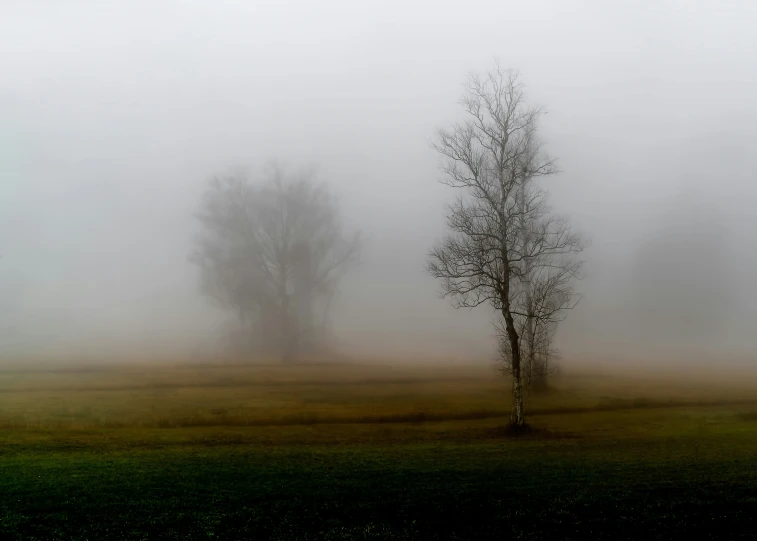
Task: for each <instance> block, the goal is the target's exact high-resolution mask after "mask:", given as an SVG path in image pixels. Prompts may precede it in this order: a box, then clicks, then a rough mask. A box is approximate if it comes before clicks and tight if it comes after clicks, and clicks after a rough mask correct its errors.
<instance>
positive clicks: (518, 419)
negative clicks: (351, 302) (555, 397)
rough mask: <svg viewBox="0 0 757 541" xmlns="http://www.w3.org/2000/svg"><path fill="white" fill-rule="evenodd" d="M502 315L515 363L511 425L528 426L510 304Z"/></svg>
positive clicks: (516, 338)
mask: <svg viewBox="0 0 757 541" xmlns="http://www.w3.org/2000/svg"><path fill="white" fill-rule="evenodd" d="M502 315H503V316H504V318H505V327H506V328H507V337H508V339H509V341H510V352H511V354H512V362H513V412H512V416H511V417H510V423H511V424H512V425H513V426H515V427H522V426H523V425H525V424H526V418H525V411H524V407H523V381H522V374H521V372H522V371H521V363H520V361H521V358H520V345H519V344H518V331H516V330H515V322H514V321H513V315H512V313H511V312H510V303H509V302H505V303H503V307H502Z"/></svg>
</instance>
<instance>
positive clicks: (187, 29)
mask: <svg viewBox="0 0 757 541" xmlns="http://www.w3.org/2000/svg"><path fill="white" fill-rule="evenodd" d="M755 28H757V5H755V4H754V3H753V2H751V1H748V0H744V1H735V0H734V1H720V2H715V1H713V2H705V1H697V2H690V1H688V2H687V1H679V2H674V1H661V2H660V1H655V2H652V1H649V2H604V1H585V2H581V1H572V2H568V1H557V0H556V1H553V2H545V1H533V2H508V1H488V2H483V1H471V2H468V3H461V2H444V1H439V0H436V1H433V2H432V1H429V2H408V1H402V2H399V1H386V0H382V1H372V0H371V1H362V2H350V1H339V2H337V1H321V2H311V1H305V0H300V1H292V2H281V1H270V2H262V1H246V2H244V1H239V2H231V1H223V0H213V1H210V0H203V1H189V0H185V1H168V0H160V1H154V0H151V1H146V0H131V1H129V2H116V1H112V2H108V1H98V2H96V1H94V0H90V1H74V0H60V1H23V2H22V1H17V2H14V1H12V0H3V1H2V2H0V254H1V255H2V259H1V260H0V355H2V358H5V359H12V358H21V357H35V358H43V357H45V358H55V357H57V358H61V359H66V360H69V359H73V358H77V359H87V360H103V361H105V360H108V359H115V358H119V359H120V358H126V357H134V356H144V357H152V358H156V359H157V358H163V357H174V358H175V357H189V356H203V355H209V354H212V353H213V352H214V351H215V349H214V348H217V347H218V334H219V328H220V326H221V325H222V324H223V321H224V317H225V316H224V314H222V313H219V312H217V311H215V310H214V309H212V308H211V307H210V304H209V303H208V302H207V300H206V299H205V298H203V297H202V296H201V295H200V294H199V292H198V289H197V283H198V270H197V269H196V268H195V267H193V266H192V265H190V264H189V263H188V262H187V255H188V253H189V251H190V249H191V247H192V239H193V235H194V234H195V233H196V232H197V231H198V224H196V223H195V220H194V219H193V217H192V212H193V211H194V210H195V208H196V206H197V203H198V198H199V194H200V191H201V189H202V187H203V183H204V182H205V181H206V179H207V178H208V177H209V176H210V175H212V174H214V173H217V172H222V171H224V170H226V169H227V168H229V167H232V166H236V165H248V166H252V167H258V166H261V165H263V164H264V163H265V162H266V161H267V160H269V159H272V158H275V159H278V160H280V161H282V162H285V163H287V164H290V165H293V166H297V165H307V164H317V165H318V166H319V169H320V171H321V175H322V178H324V179H327V180H329V181H330V183H331V185H332V187H333V189H334V191H335V192H336V193H337V194H339V196H340V199H341V201H342V204H343V208H344V211H345V218H346V221H347V223H348V224H349V225H351V226H353V227H359V228H360V229H362V230H363V231H364V232H365V233H366V234H368V235H369V242H368V243H367V244H366V246H365V252H364V255H363V258H362V260H363V262H362V265H361V266H360V267H359V268H358V269H357V271H356V272H355V273H354V274H353V275H351V276H350V278H349V279H348V280H347V281H346V282H345V284H344V288H343V290H342V293H341V295H340V297H339V304H338V308H339V310H338V311H337V312H336V313H335V324H336V331H337V334H338V335H339V336H340V337H341V339H342V340H343V344H344V345H345V347H348V348H352V350H353V351H356V352H359V353H360V354H362V355H370V356H393V357H404V358H408V359H415V358H422V357H434V356H446V357H456V358H471V359H472V358H487V357H488V356H490V355H491V353H492V350H493V343H492V341H491V339H490V335H491V328H490V326H489V323H488V321H489V311H488V309H480V310H478V311H477V312H472V313H471V312H468V311H455V310H453V309H452V308H451V307H450V306H449V304H448V303H447V302H446V301H443V300H439V299H437V298H436V293H437V291H438V287H437V284H436V283H435V282H434V281H433V280H432V279H431V278H430V277H429V276H427V275H426V274H425V271H424V265H425V259H426V253H427V251H428V249H429V247H430V245H431V244H432V243H433V242H434V240H435V239H436V238H438V237H439V236H440V235H441V234H442V233H443V210H444V204H445V202H447V201H450V200H451V198H452V197H453V196H454V193H453V192H452V191H451V190H450V189H449V188H446V187H444V186H441V185H439V184H438V183H437V180H438V179H439V178H440V173H439V171H438V168H437V165H438V158H437V156H436V155H435V154H434V152H433V151H432V150H431V149H430V148H429V141H430V139H431V137H432V136H433V133H434V130H435V129H436V128H438V127H441V126H444V125H448V124H449V123H451V122H453V121H455V120H457V119H459V118H460V115H461V110H460V108H459V106H458V105H457V99H458V97H459V95H460V91H461V86H460V83H461V82H462V79H463V77H464V76H465V75H466V73H467V72H468V71H471V70H475V71H482V70H486V69H488V68H490V67H491V65H492V60H493V58H494V57H495V56H497V57H499V58H500V60H501V62H502V63H503V64H504V65H506V66H510V67H513V68H517V69H519V70H520V72H521V74H522V77H523V80H524V82H525V83H526V85H527V90H528V93H529V95H530V97H531V98H532V99H533V100H534V101H536V102H538V103H540V104H543V105H544V106H546V108H547V110H548V111H549V114H548V115H547V116H545V117H544V119H543V124H542V132H543V136H544V139H545V141H546V143H547V148H548V150H549V152H550V153H552V154H553V155H555V156H557V157H558V158H559V163H560V166H561V169H562V170H563V173H562V174H561V175H560V176H559V177H556V178H553V179H552V180H551V181H550V182H551V184H552V186H551V191H552V194H553V196H552V201H553V203H554V205H555V207H557V209H558V210H559V211H560V212H562V213H564V214H567V215H569V216H571V217H572V220H573V222H574V224H575V225H576V226H577V228H578V229H580V230H581V231H583V232H584V233H585V234H586V235H587V236H588V237H589V238H590V239H591V240H592V247H591V249H590V250H589V251H588V252H587V253H586V260H587V266H586V277H585V279H584V280H583V282H582V283H581V284H580V286H579V287H580V289H581V290H582V291H583V293H584V295H585V298H584V299H583V301H582V302H581V304H580V305H579V307H578V308H577V309H576V310H575V311H574V312H573V313H572V314H570V316H569V318H568V320H567V321H566V323H565V324H564V326H563V328H562V330H561V331H560V335H559V344H558V345H559V346H560V347H561V349H562V350H563V351H564V352H565V354H566V355H567V356H569V357H570V356H572V357H576V358H577V357H582V356H583V357H586V356H601V357H606V358H612V359H622V358H630V357H637V356H645V355H647V356H652V355H658V356H659V355H669V356H689V355H693V356H695V357H697V358H707V357H708V356H709V357H711V356H713V355H719V356H722V357H725V356H729V357H730V356H732V357H734V358H738V359H748V358H749V357H750V355H752V353H753V352H754V350H755V346H754V343H753V336H754V329H755V327H756V326H757V309H756V308H755V304H754V302H753V299H754V298H755V296H756V295H757V283H756V281H755V280H754V278H753V277H754V276H755V273H756V272H757V255H756V253H755V250H754V248H753V247H754V246H755V245H756V244H757V217H755V216H754V208H755V203H757V187H756V186H755V183H754V177H755V171H757V157H756V156H757V155H756V154H755V152H754V144H755V142H757V101H755V96H757V33H755V31H754V29H755Z"/></svg>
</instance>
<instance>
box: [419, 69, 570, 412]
mask: <svg viewBox="0 0 757 541" xmlns="http://www.w3.org/2000/svg"><path fill="white" fill-rule="evenodd" d="M461 103H462V106H463V109H464V110H465V112H466V114H467V119H466V120H465V121H464V122H462V123H458V124H455V125H454V126H452V128H450V129H442V130H440V131H439V132H438V134H437V138H436V141H435V144H434V148H435V150H436V151H437V152H438V153H439V154H441V156H442V158H443V164H442V171H443V172H444V174H445V178H444V180H443V181H442V182H443V183H444V184H447V185H448V186H451V187H453V188H458V189H459V190H460V194H459V196H458V198H457V200H456V201H455V202H454V203H453V204H452V205H450V206H449V208H448V212H447V227H448V229H449V234H448V235H447V236H446V237H445V238H444V239H443V240H442V241H441V242H439V243H438V244H437V245H436V246H434V247H433V249H432V250H431V252H430V255H429V262H428V270H429V272H430V273H431V274H432V275H433V276H434V277H436V278H438V279H439V280H440V281H441V284H442V294H443V296H449V297H451V298H452V299H453V302H454V305H455V307H458V308H460V307H476V306H480V305H482V304H485V303H488V304H490V305H491V306H493V307H494V309H495V310H496V313H497V317H496V319H495V322H494V326H495V329H496V332H497V337H498V346H499V348H498V350H499V353H500V360H501V366H502V371H503V372H504V373H506V374H507V375H509V376H511V378H512V399H513V410H512V417H511V423H512V425H514V426H515V427H522V426H524V424H525V405H526V402H527V398H528V392H529V389H530V388H531V386H532V385H533V384H535V383H536V382H540V381H541V382H543V378H544V377H545V376H546V374H547V372H548V371H549V365H550V359H551V358H552V357H553V355H554V350H553V338H554V333H555V330H556V327H557V324H558V323H559V322H560V321H561V320H562V319H563V318H564V317H565V312H566V310H568V309H570V308H572V307H573V306H574V305H575V303H576V301H577V297H576V294H575V293H574V290H573V280H574V279H575V278H576V277H577V276H578V273H579V271H580V268H581V262H580V261H578V260H577V259H575V258H574V255H575V254H576V253H577V252H580V251H581V250H582V249H583V248H584V245H585V243H584V242H583V241H582V239H581V238H580V236H579V235H577V234H576V233H574V232H573V231H571V228H570V226H569V224H568V222H567V221H565V220H563V219H561V218H559V217H557V216H555V215H553V214H552V213H551V210H550V208H549V206H548V204H547V200H546V193H545V191H544V190H543V189H542V188H540V187H539V186H538V185H537V179H539V178H541V177H547V176H551V175H554V174H555V173H556V172H557V169H556V167H555V163H554V161H553V160H552V159H551V158H550V157H549V156H547V155H546V154H545V153H544V152H543V151H542V148H541V143H540V141H539V138H538V133H537V124H538V119H539V116H540V115H541V114H542V111H541V109H539V108H537V107H533V106H530V105H528V104H527V102H526V100H525V97H524V93H523V89H522V86H521V84H520V83H519V82H518V77H517V74H516V73H514V72H513V71H511V70H505V69H502V68H501V67H500V66H499V65H498V64H497V65H496V67H495V68H494V70H492V71H491V72H490V73H488V74H487V75H486V76H485V77H483V78H482V77H480V76H477V75H471V76H470V77H469V78H468V80H467V82H466V84H465V87H464V94H463V97H462V100H461Z"/></svg>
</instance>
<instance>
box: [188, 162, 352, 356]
mask: <svg viewBox="0 0 757 541" xmlns="http://www.w3.org/2000/svg"><path fill="white" fill-rule="evenodd" d="M196 216H197V218H198V219H199V221H200V222H201V224H202V226H203V232H202V234H201V235H200V237H199V238H198V240H197V244H196V249H195V251H194V252H193V254H192V257H191V259H192V261H193V262H194V263H195V264H197V265H198V266H199V267H200V270H201V277H202V289H203V291H204V292H205V293H206V294H207V295H208V296H210V297H211V298H212V299H214V300H215V301H216V302H217V303H218V304H219V305H220V306H222V307H224V308H226V309H228V310H232V311H234V312H235V313H236V314H237V317H238V320H239V323H240V325H241V328H242V329H243V332H242V340H241V344H238V345H241V346H242V347H243V348H244V351H246V352H248V353H257V354H259V355H264V356H272V355H273V356H278V357H279V358H281V359H282V360H283V361H285V362H286V361H293V360H296V359H298V358H300V357H302V356H305V355H312V354H316V353H318V352H319V351H322V350H323V348H324V347H325V345H326V336H327V334H326V331H327V324H328V314H329V308H330V305H331V301H332V299H333V297H334V294H335V293H336V290H337V287H338V284H339V281H340V279H341V278H342V276H343V275H344V273H345V272H346V271H347V270H348V269H349V267H350V265H351V264H352V263H353V262H355V260H356V257H357V255H358V253H359V248H360V237H359V234H358V233H354V234H348V233H347V232H346V231H345V230H344V227H343V225H342V222H341V213H340V209H339V205H338V203H337V201H336V199H335V198H334V197H333V196H332V195H331V193H330V192H329V190H328V188H327V187H326V186H325V185H324V184H321V183H318V182H316V180H315V176H314V174H313V172H312V171H302V172H299V173H296V174H289V173H287V172H285V171H284V170H283V169H282V168H280V167H276V166H271V167H268V168H267V169H266V170H265V171H264V174H263V176H262V178H260V179H258V180H256V181H253V179H251V178H250V176H249V175H248V174H245V173H240V172H237V173H231V174H228V175H225V176H217V177H214V178H213V179H211V180H210V182H209V183H208V185H207V188H206V191H205V193H204V194H203V197H202V200H201V203H200V208H199V210H198V212H197V214H196Z"/></svg>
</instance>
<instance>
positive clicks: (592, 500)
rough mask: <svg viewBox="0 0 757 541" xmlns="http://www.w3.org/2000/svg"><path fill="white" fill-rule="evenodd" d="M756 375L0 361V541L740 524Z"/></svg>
mask: <svg viewBox="0 0 757 541" xmlns="http://www.w3.org/2000/svg"><path fill="white" fill-rule="evenodd" d="M755 375H757V372H754V371H752V372H747V371H742V372H740V373H738V374H737V373H727V372H726V371H724V370H723V369H722V368H721V369H718V370H714V369H713V370H709V371H706V370H704V369H699V370H691V369H688V370H680V369H669V370H668V371H667V372H664V371H662V370H660V369H657V370H654V371H652V370H647V371H642V370H629V369H626V370H625V371H620V370H610V369H608V368H607V367H606V366H605V367H598V366H584V367H573V368H572V369H570V370H566V371H565V372H564V373H561V374H558V375H556V376H555V377H554V378H553V380H552V388H551V389H550V390H549V391H548V392H546V393H543V394H540V395H536V396H533V397H531V400H530V403H529V409H528V420H529V422H530V423H531V425H532V426H533V427H534V431H533V432H532V433H531V434H529V435H526V436H520V437H518V438H513V437H509V436H507V435H506V434H505V433H504V431H503V427H504V426H505V424H506V423H507V416H508V411H509V401H508V392H507V391H508V387H507V385H508V384H507V382H506V381H505V380H503V379H502V378H501V377H500V376H499V375H497V373H496V372H495V371H494V369H493V368H492V367H490V366H481V365H471V366H456V365H450V364H439V365H432V364H423V365H420V364H418V365H410V364H408V365H401V364H383V365H381V364H375V365H368V364H336V363H334V364H307V365H302V366H276V365H224V364H206V365H181V364H176V365H169V364H161V365H152V366H151V365H147V364H132V365H128V366H110V367H80V368H76V369H74V368H71V369H67V370H53V369H44V368H41V367H33V366H31V367H15V368H6V369H4V370H0V538H1V539H24V540H26V539H472V538H478V539H482V538H487V539H488V538H496V539H502V538H514V539H520V538H523V539H526V538H527V539H588V538H592V539H675V538H681V539H683V538H690V537H692V536H695V535H696V536H697V537H699V538H701V537H702V536H704V537H705V538H712V539H722V538H727V539H735V538H747V537H749V536H755V537H757V378H755Z"/></svg>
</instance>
